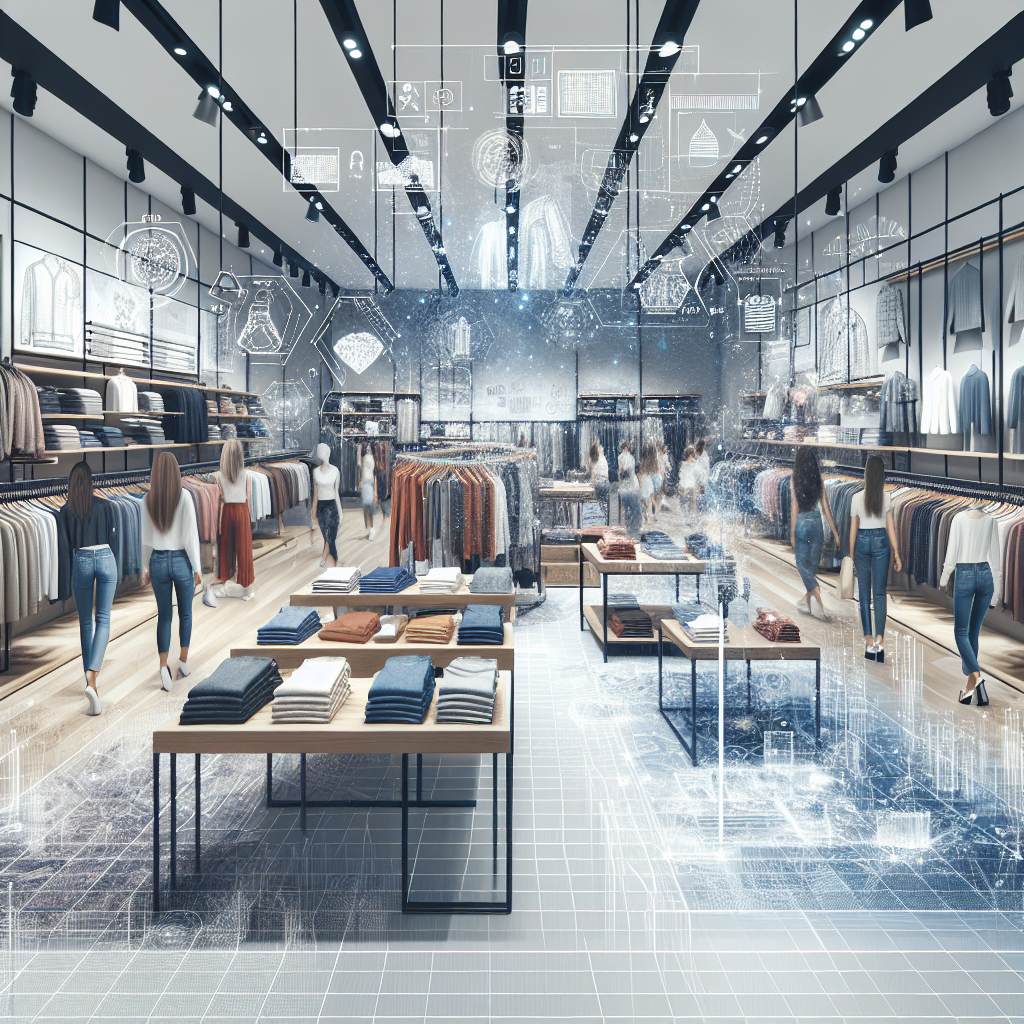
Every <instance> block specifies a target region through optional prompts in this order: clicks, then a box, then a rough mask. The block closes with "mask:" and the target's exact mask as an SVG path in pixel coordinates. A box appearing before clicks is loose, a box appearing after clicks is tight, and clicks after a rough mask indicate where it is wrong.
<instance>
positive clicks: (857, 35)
mask: <svg viewBox="0 0 1024 1024" xmlns="http://www.w3.org/2000/svg"><path fill="white" fill-rule="evenodd" d="M865 34H866V33H865V32H864V29H862V28H855V29H854V30H853V38H854V39H857V40H860V39H863V38H864V36H865Z"/></svg>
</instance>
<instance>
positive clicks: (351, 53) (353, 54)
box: [348, 50, 363, 60]
mask: <svg viewBox="0 0 1024 1024" xmlns="http://www.w3.org/2000/svg"><path fill="white" fill-rule="evenodd" d="M348 55H349V56H350V57H351V58H352V59H353V60H359V58H360V57H362V55H363V51H362V50H349V51H348Z"/></svg>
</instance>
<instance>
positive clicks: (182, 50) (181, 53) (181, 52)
mask: <svg viewBox="0 0 1024 1024" xmlns="http://www.w3.org/2000/svg"><path fill="white" fill-rule="evenodd" d="M174 52H175V53H176V54H177V55H178V56H179V57H184V56H185V54H186V53H187V52H188V51H187V50H186V49H185V47H184V46H176V47H175V48H174Z"/></svg>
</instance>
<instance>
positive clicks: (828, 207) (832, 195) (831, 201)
mask: <svg viewBox="0 0 1024 1024" xmlns="http://www.w3.org/2000/svg"><path fill="white" fill-rule="evenodd" d="M842 194H843V186H842V185H836V187H835V188H830V189H829V190H828V196H827V197H826V199H825V216H826V217H837V216H838V215H839V211H840V209H841V206H840V197H841V196H842Z"/></svg>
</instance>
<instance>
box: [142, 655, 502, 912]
mask: <svg viewBox="0 0 1024 1024" xmlns="http://www.w3.org/2000/svg"><path fill="white" fill-rule="evenodd" d="M260 650H261V652H265V651H266V648H261V649H260ZM462 650H463V651H465V650H466V648H462ZM370 683H371V680H370V679H359V678H353V679H351V680H350V686H351V689H352V692H351V694H350V695H349V698H348V700H347V701H346V702H345V704H344V705H342V707H341V708H340V709H339V710H338V713H337V714H336V715H335V716H334V719H333V721H331V722H330V723H328V724H325V725H311V724H305V723H303V724H299V723H292V724H288V723H276V724H275V723H274V722H273V721H272V718H271V708H270V705H267V706H266V707H264V708H262V709H260V710H259V711H257V712H256V714H255V715H253V717H252V718H250V719H249V720H248V721H247V722H244V723H242V724H240V725H181V724H179V722H178V719H177V717H175V718H173V719H171V720H170V721H168V722H165V723H164V724H163V725H161V726H160V727H159V728H158V729H156V730H154V732H153V910H154V912H159V910H160V755H161V754H170V758H171V763H170V813H171V826H170V827H171V832H170V869H171V870H170V887H171V888H172V889H173V888H174V887H175V885H176V880H177V755H178V754H194V755H195V787H196V793H195V802H196V812H195V813H196V822H195V858H196V872H197V873H198V872H199V869H200V795H201V755H202V754H265V755H266V759H267V761H266V773H267V806H268V807H296V806H297V807H299V809H300V810H299V820H300V825H301V828H302V831H303V833H305V831H306V809H307V808H308V807H315V808H321V807H339V808H346V807H348V808H378V809H380V808H394V809H399V808H400V809H401V812H402V911H403V912H406V913H408V912H418V913H434V914H436V913H447V914H451V913H504V914H508V913H511V912H512V752H513V737H514V702H515V680H514V678H510V679H509V680H508V681H506V680H505V679H503V678H501V677H499V680H498V688H497V693H496V695H495V702H494V717H493V720H492V722H491V724H490V725H448V724H445V725H438V724H437V714H436V712H437V708H436V704H437V691H436V689H435V694H434V701H433V703H432V704H431V707H430V711H429V712H428V714H427V717H426V719H425V720H424V722H423V724H422V725H402V724H384V723H369V724H368V723H366V722H364V721H363V715H364V709H365V706H366V699H367V693H368V692H369V689H370ZM296 753H297V754H299V755H300V759H299V765H300V767H299V772H300V782H299V793H300V798H299V800H298V801H294V800H292V801H287V800H280V799H275V798H274V796H273V756H274V754H296ZM451 753H456V754H490V755H491V757H492V760H491V766H492V798H491V814H492V843H493V858H494V862H493V863H494V871H495V872H497V862H498V754H504V755H505V899H504V900H503V901H501V902H491V901H486V900H483V901H481V900H463V901H459V900H412V899H410V898H409V891H410V890H409V883H410V875H409V808H410V807H414V808H436V807H449V808H451V807H462V808H473V807H475V806H476V801H475V800H429V799H428V800H425V799H423V797H422V791H421V784H420V771H419V768H420V767H421V764H422V760H421V758H422V755H423V754H451ZM307 754H400V755H401V757H402V795H401V799H400V800H308V799H307V797H306V755H307ZM410 754H416V755H417V769H418V770H417V782H416V795H415V797H414V798H412V799H410V796H409V782H408V777H409V755H410Z"/></svg>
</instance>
